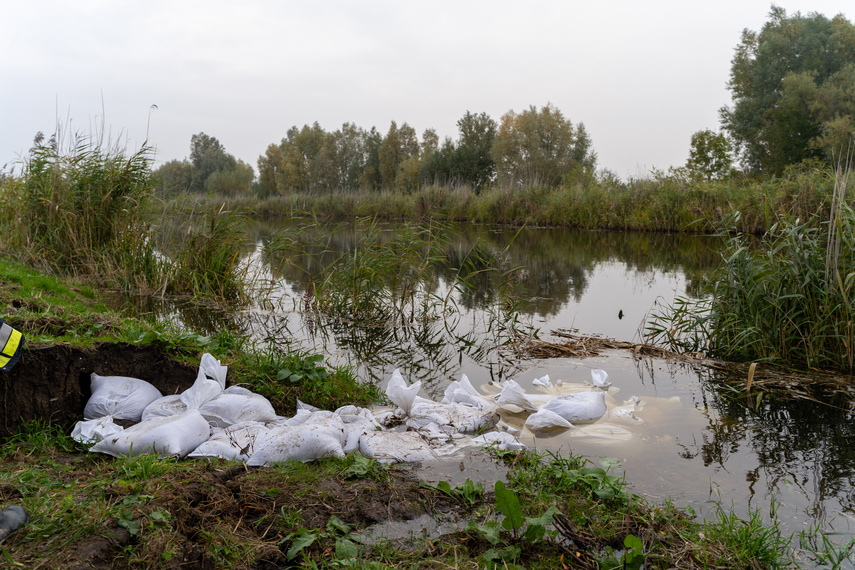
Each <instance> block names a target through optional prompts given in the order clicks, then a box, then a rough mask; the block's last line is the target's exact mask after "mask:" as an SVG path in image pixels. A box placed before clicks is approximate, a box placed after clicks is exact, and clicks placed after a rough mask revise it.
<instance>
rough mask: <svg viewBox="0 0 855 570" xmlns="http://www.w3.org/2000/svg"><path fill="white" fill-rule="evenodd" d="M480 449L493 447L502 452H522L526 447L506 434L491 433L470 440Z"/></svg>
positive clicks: (499, 432)
mask: <svg viewBox="0 0 855 570" xmlns="http://www.w3.org/2000/svg"><path fill="white" fill-rule="evenodd" d="M472 443H474V444H475V445H477V446H480V447H494V448H496V449H499V450H502V451H522V450H524V449H526V446H525V445H524V444H522V443H520V441H519V440H518V439H517V438H515V437H514V436H512V435H511V434H509V433H507V432H501V431H491V432H489V433H485V434H484V435H479V436H478V437H475V438H473V439H472Z"/></svg>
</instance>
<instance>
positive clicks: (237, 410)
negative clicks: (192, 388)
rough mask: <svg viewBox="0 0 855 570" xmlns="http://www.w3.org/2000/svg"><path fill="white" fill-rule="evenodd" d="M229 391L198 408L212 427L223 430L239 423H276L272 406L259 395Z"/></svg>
mask: <svg viewBox="0 0 855 570" xmlns="http://www.w3.org/2000/svg"><path fill="white" fill-rule="evenodd" d="M229 390H231V388H228V389H226V391H225V392H223V393H222V394H220V395H219V396H217V397H215V398H214V399H212V400H209V401H207V402H205V403H204V404H202V407H200V408H199V411H200V412H201V413H202V415H203V416H205V419H206V420H208V423H210V424H211V425H212V426H214V427H221V428H225V427H229V426H231V425H234V424H238V423H241V422H273V421H276V417H277V416H276V411H275V410H274V409H273V405H272V404H271V403H270V401H269V400H268V399H267V398H265V397H264V396H262V395H261V394H253V393H252V392H250V393H249V394H244V393H241V392H240V391H237V392H235V391H231V392H230V391H229ZM241 390H243V389H241Z"/></svg>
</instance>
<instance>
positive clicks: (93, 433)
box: [71, 416, 125, 443]
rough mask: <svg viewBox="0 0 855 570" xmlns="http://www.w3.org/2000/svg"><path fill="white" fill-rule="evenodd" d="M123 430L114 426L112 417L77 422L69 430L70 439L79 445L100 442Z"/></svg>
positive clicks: (118, 426)
mask: <svg viewBox="0 0 855 570" xmlns="http://www.w3.org/2000/svg"><path fill="white" fill-rule="evenodd" d="M124 429H125V428H123V427H122V426H120V425H116V423H115V422H114V421H113V417H112V416H106V417H103V418H98V419H94V420H86V421H80V422H77V423H76V424H74V428H73V429H72V430H71V439H74V440H76V441H79V442H80V443H89V442H90V441H101V440H102V439H104V438H105V437H110V436H111V435H113V434H116V433H119V432H120V431H122V430H124Z"/></svg>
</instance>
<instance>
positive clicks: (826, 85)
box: [720, 6, 855, 174]
mask: <svg viewBox="0 0 855 570" xmlns="http://www.w3.org/2000/svg"><path fill="white" fill-rule="evenodd" d="M728 87H729V88H730V90H731V92H732V97H733V106H732V107H724V108H722V109H721V111H720V114H721V120H722V125H723V127H724V128H725V129H726V130H727V131H728V133H729V134H730V136H731V139H732V140H733V141H734V142H735V143H736V147H737V151H738V152H739V155H740V158H741V160H742V162H743V164H744V166H746V167H747V168H748V169H750V170H753V171H756V172H766V173H769V174H778V173H780V172H782V171H783V170H784V168H786V167H787V166H788V165H790V164H795V163H798V162H801V161H803V160H805V159H818V160H828V159H830V158H832V156H833V155H835V154H836V153H839V152H841V151H843V152H846V150H847V147H848V144H849V141H851V140H852V136H853V134H855V26H853V25H852V23H851V22H849V21H848V20H847V19H846V18H844V17H843V16H842V15H838V16H835V17H834V18H833V19H831V20H829V19H828V18H827V17H825V16H823V15H821V14H816V13H811V14H809V15H807V16H802V15H801V14H800V13H798V12H796V13H795V14H794V15H793V16H789V17H788V16H787V14H786V12H785V10H784V9H783V8H780V7H777V6H773V7H772V11H771V12H770V14H769V21H768V22H767V23H766V24H765V25H764V26H763V28H762V29H761V30H760V32H759V33H757V32H754V31H751V30H747V29H746V30H744V31H743V32H742V39H741V41H740V43H739V45H738V46H737V48H736V55H735V56H734V58H733V61H732V65H731V71H730V81H729V83H728Z"/></svg>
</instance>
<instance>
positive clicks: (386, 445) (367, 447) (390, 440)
mask: <svg viewBox="0 0 855 570" xmlns="http://www.w3.org/2000/svg"><path fill="white" fill-rule="evenodd" d="M359 451H360V452H361V453H362V455H364V456H365V457H371V458H372V459H376V460H377V461H379V462H381V463H417V462H420V461H428V460H432V459H436V458H437V455H436V453H434V451H433V450H432V449H431V448H430V446H429V445H428V444H427V443H426V442H425V441H424V440H423V439H422V438H421V436H420V435H419V434H417V433H416V432H412V431H403V432H401V431H372V432H367V433H365V434H363V435H362V437H361V438H360V439H359Z"/></svg>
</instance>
